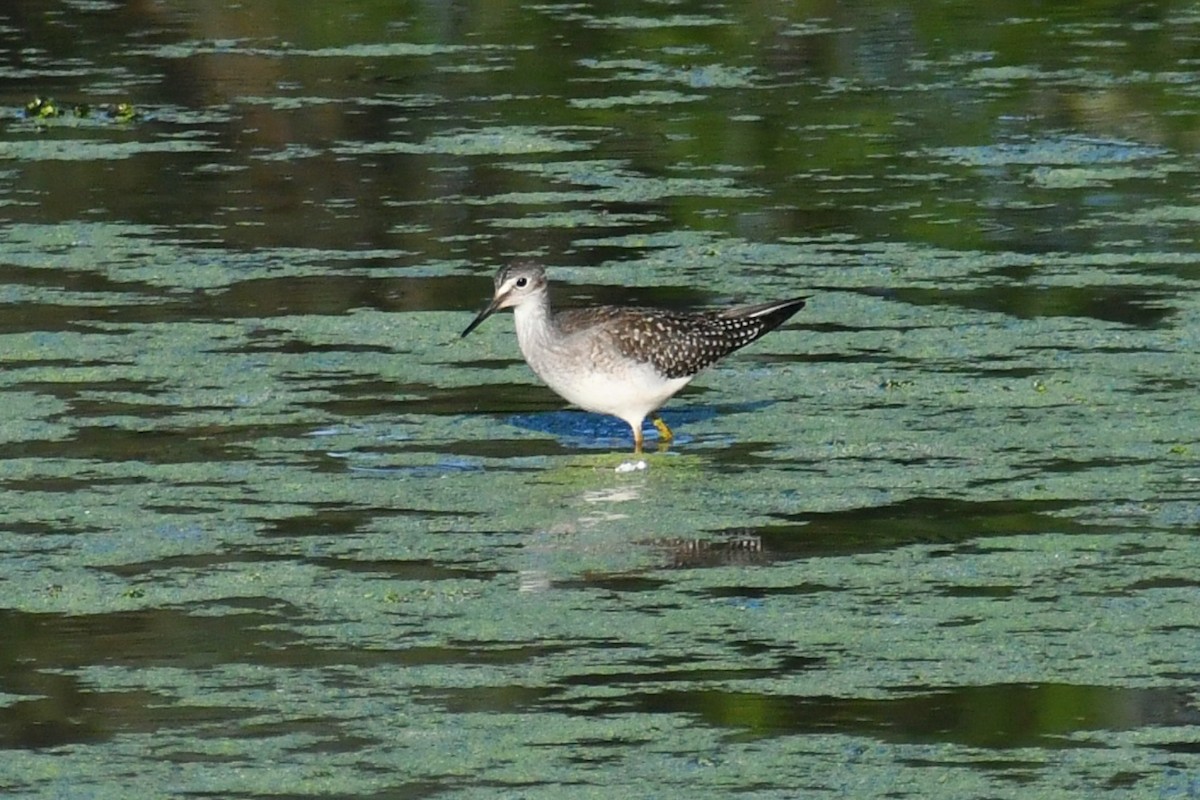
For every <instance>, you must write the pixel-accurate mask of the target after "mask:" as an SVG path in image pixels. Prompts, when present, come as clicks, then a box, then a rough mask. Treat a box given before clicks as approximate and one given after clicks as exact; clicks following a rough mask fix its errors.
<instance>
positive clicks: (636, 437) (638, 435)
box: [630, 426, 642, 456]
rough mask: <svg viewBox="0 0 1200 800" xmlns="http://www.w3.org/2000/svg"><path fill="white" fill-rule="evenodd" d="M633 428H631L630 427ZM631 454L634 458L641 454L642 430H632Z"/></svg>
mask: <svg viewBox="0 0 1200 800" xmlns="http://www.w3.org/2000/svg"><path fill="white" fill-rule="evenodd" d="M630 427H633V426H630ZM633 454H634V455H635V456H638V455H641V454H642V429H641V428H633Z"/></svg>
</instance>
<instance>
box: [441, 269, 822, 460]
mask: <svg viewBox="0 0 1200 800" xmlns="http://www.w3.org/2000/svg"><path fill="white" fill-rule="evenodd" d="M806 299H807V298H804V297H797V298H794V299H792V300H780V301H777V302H774V303H762V304H761V305H752V306H737V307H734V308H726V309H723V310H719V311H696V312H684V311H669V310H666V309H659V308H633V307H625V306H592V307H590V308H577V309H566V310H562V311H552V310H551V308H550V292H549V288H548V284H547V281H546V272H545V270H544V269H542V267H541V266H539V265H537V264H513V265H511V266H507V267H502V268H501V269H500V271H499V272H497V273H496V292H495V296H494V297H493V298H492V302H491V303H489V304H488V306H487V308H485V309H483V311H481V312H479V316H477V317H475V319H474V320H472V322H471V324H470V325H468V326H467V329H466V330H465V331H463V332H462V335H463V336H466V335H467V334H469V333H470V332H471V331H473V330H475V328H477V327H478V326H479V324H480V323H481V322H483V321H484V320H485V319H487V318H488V317H489V316H491V315H492V314H493V313H495V312H496V311H499V310H500V309H503V308H511V309H512V310H513V318H514V320H515V321H516V327H517V342H518V344H520V346H521V354H522V355H523V356H525V361H526V362H527V363H528V364H529V366H530V367H532V368H533V371H534V372H536V373H537V375H538V377H539V378H541V379H542V380H543V381H545V382H546V385H547V386H549V387H550V388H551V389H553V390H554V391H555V392H557V393H558V394H559V395H561V396H562V397H563V398H565V399H566V400H568V401H569V402H571V403H573V404H575V405H577V406H579V407H580V408H583V409H586V410H587V411H595V412H598V413H601V414H610V415H612V416H614V417H617V418H619V419H622V420H624V421H625V422H627V423H629V427H630V428H632V429H633V451H634V452H635V453H640V452H642V422H643V421H644V420H645V419H646V417H647V416H649V417H650V418H651V420H652V421H653V422H654V427H655V428H657V429H658V433H659V440H660V441H662V442H669V441H671V439H672V438H673V437H672V434H671V429H670V428H668V427H667V424H666V423H665V422H663V421H662V418H661V417H659V416H658V414H657V413H655V412H657V411H658V409H659V408H660V407H661V406H662V405H663V403H665V402H667V400H668V399H669V398H670V397H671V396H672V395H673V394H675V393H676V392H678V391H679V390H680V389H682V388H683V387H684V386H686V385H687V384H688V382H689V381H690V380H691V379H692V378H694V377H696V373H698V372H699V371H700V370H702V369H704V368H705V367H707V366H709V365H710V364H712V363H713V362H715V361H717V360H718V359H720V358H723V357H724V356H727V355H729V354H730V353H732V352H733V351H734V350H737V349H738V348H741V347H745V346H746V345H748V344H750V343H751V342H753V341H754V340H755V339H758V338H759V337H760V336H762V335H764V334H766V333H768V332H770V331H772V330H774V329H775V328H777V327H779V326H780V325H782V324H783V323H784V322H785V321H787V320H788V319H789V318H790V317H791V316H792V315H793V314H795V313H796V312H797V311H799V310H800V309H802V308H804V301H805V300H806Z"/></svg>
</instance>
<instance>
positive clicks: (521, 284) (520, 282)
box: [517, 278, 529, 289]
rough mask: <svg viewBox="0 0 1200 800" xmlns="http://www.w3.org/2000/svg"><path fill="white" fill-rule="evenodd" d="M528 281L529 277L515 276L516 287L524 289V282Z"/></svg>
mask: <svg viewBox="0 0 1200 800" xmlns="http://www.w3.org/2000/svg"><path fill="white" fill-rule="evenodd" d="M527 283H529V278H517V288H518V289H524V288H525V284H527Z"/></svg>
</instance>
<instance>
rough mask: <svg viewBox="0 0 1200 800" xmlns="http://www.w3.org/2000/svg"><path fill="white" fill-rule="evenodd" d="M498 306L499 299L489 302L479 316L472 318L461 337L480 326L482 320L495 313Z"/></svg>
mask: <svg viewBox="0 0 1200 800" xmlns="http://www.w3.org/2000/svg"><path fill="white" fill-rule="evenodd" d="M496 308H497V300H492V302H490V303H488V306H487V308H485V309H484V310H483V311H480V312H479V316H477V317H476V318H475V319H473V320H471V324H470V325H468V326H467V329H466V330H465V331H463V332H462V337H460V338H465V337H466V335H467V334H468V333H470V332H471V331H473V330H475V329H476V328H478V327H479V325H480V323H481V322H483V321H484V320H485V319H487V318H488V317H490V316H491V315H492V314H495V313H496Z"/></svg>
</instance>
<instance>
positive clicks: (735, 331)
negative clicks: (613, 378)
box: [554, 298, 805, 378]
mask: <svg viewBox="0 0 1200 800" xmlns="http://www.w3.org/2000/svg"><path fill="white" fill-rule="evenodd" d="M804 300H805V299H804V298H796V299H794V300H784V301H780V302H774V303H763V304H760V305H753V306H739V307H736V308H730V309H725V310H724V311H704V312H682V311H670V310H666V309H658V308H636V307H621V306H594V307H592V308H581V309H567V310H564V311H560V312H558V313H557V314H555V315H554V323H555V325H557V327H558V329H559V330H560V331H561V332H562V334H563V335H564V336H575V335H582V336H592V335H594V336H596V337H597V339H604V340H607V341H609V342H611V343H612V345H613V346H614V347H615V348H616V350H617V351H618V352H620V353H621V355H623V356H624V357H626V358H628V359H630V360H633V361H637V362H640V363H645V364H650V365H652V366H653V367H654V368H655V370H657V371H658V372H659V374H661V375H662V376H663V377H666V378H686V377H690V376H692V375H695V374H696V373H697V372H699V371H700V370H702V369H704V368H705V367H707V366H709V365H711V364H713V363H714V362H715V361H717V360H718V359H721V358H723V357H724V356H727V355H729V354H730V353H732V352H733V351H734V350H737V349H739V348H742V347H745V346H746V345H748V344H750V343H751V342H753V341H755V340H756V339H758V338H760V337H761V336H763V335H764V334H766V333H769V332H770V331H772V330H774V329H775V328H777V327H779V326H780V325H782V324H783V323H784V322H785V321H787V320H788V319H789V318H790V317H791V316H792V315H793V314H795V313H796V312H797V311H799V310H800V309H802V308H804Z"/></svg>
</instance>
